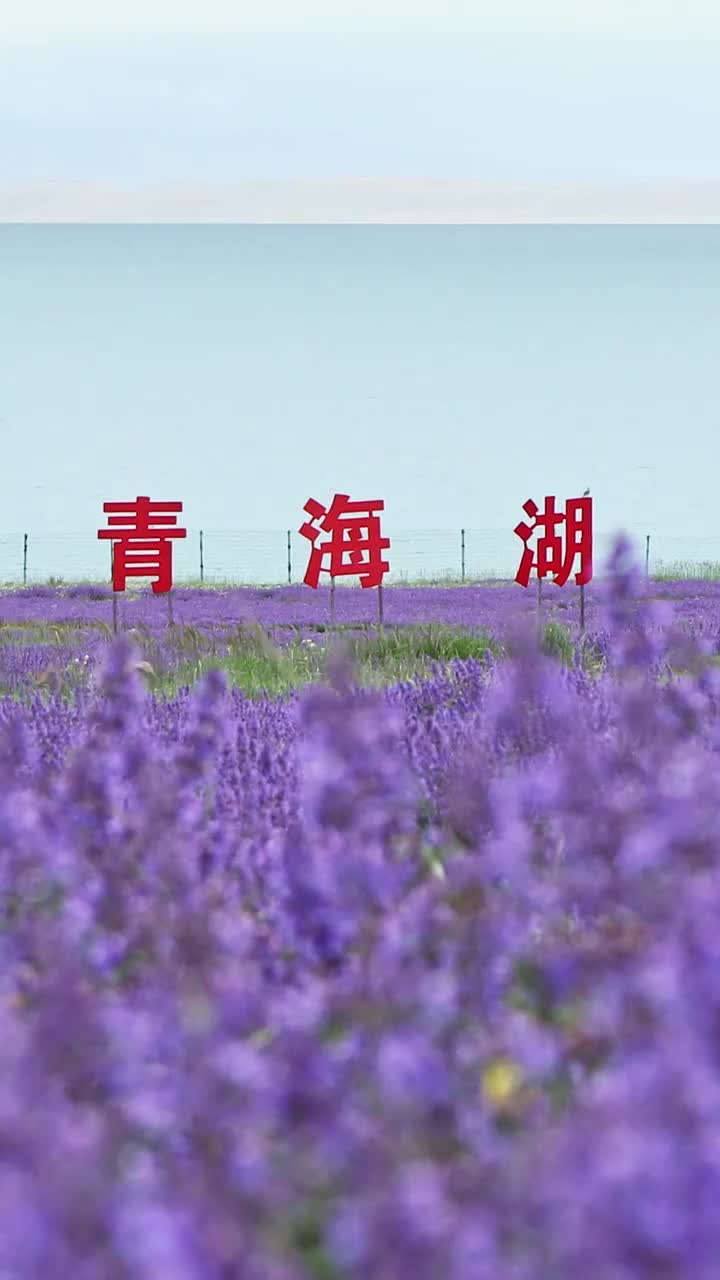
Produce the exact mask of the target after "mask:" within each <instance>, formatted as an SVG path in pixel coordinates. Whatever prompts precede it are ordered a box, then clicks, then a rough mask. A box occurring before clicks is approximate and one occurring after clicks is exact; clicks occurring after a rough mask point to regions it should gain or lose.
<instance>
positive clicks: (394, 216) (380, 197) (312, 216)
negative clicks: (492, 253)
mask: <svg viewBox="0 0 720 1280" xmlns="http://www.w3.org/2000/svg"><path fill="white" fill-rule="evenodd" d="M28 222H29V223H67V222H70V223H73V222H77V223H87V222H109V223H125V222H127V223H137V222H158V223H164V222H169V223H178V222H200V223H205V222H210V223H240V224H263V223H264V224H267V223H271V224H278V223H285V224H294V223H298V224H303V223H315V224H336V223H337V224H343V223H365V224H368V223H370V224H373V223H375V224H395V223H402V224H409V223H417V224H439V225H442V224H447V225H453V224H463V223H464V224H508V225H513V224H515V225H519V224H533V223H534V224H558V225H567V224H573V223H577V224H623V223H645V224H669V225H674V224H687V225H715V224H720V178H717V179H716V178H712V179H705V180H703V179H700V180H697V181H691V182H688V181H683V182H672V181H667V180H666V181H658V180H645V181H637V182H626V183H608V182H606V183H599V182H594V183H570V182H555V183H540V182H513V183H510V182H506V183H501V182H486V181H482V180H480V179H442V178H422V177H421V178H378V177H359V176H358V177H352V178H307V179H304V178H278V179H268V180H266V179H246V180H239V181H235V182H224V183H220V182H193V181H177V182H172V183H162V184H160V183H157V184H149V183H139V182H137V183H130V182H89V181H85V180H84V179H76V180H43V179H38V180H36V181H26V182H16V183H7V182H6V183H2V184H0V223H2V224H9V223H28Z"/></svg>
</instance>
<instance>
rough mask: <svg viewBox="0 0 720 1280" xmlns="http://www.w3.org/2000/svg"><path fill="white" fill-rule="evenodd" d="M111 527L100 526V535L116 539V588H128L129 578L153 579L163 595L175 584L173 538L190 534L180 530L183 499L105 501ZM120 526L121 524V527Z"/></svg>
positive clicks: (114, 587)
mask: <svg viewBox="0 0 720 1280" xmlns="http://www.w3.org/2000/svg"><path fill="white" fill-rule="evenodd" d="M103 511H105V512H107V513H108V515H109V519H108V524H109V525H112V526H114V527H113V528H110V529H99V530H98V538H106V539H111V540H112V542H113V544H114V545H113V560H112V564H113V591H124V590H125V584H126V580H127V579H128V578H153V579H154V581H153V583H152V589H153V591H154V592H155V594H156V595H162V594H163V593H164V592H166V591H169V590H170V589H171V587H172V542H171V541H170V539H171V538H185V537H187V529H177V528H175V527H174V526H175V525H177V515H173V514H171V513H172V512H178V511H182V502H151V501H150V499H149V498H136V499H135V501H134V502H104V503H103ZM110 513H112V514H110ZM118 526H120V527H118Z"/></svg>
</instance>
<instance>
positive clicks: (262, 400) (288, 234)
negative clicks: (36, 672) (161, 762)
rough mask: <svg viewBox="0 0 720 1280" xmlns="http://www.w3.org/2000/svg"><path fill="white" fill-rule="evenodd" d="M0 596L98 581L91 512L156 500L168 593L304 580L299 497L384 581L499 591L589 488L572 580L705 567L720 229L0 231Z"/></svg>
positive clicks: (710, 522)
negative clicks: (588, 527)
mask: <svg viewBox="0 0 720 1280" xmlns="http://www.w3.org/2000/svg"><path fill="white" fill-rule="evenodd" d="M0 300H1V304H2V305H1V306H0V433H2V444H3V450H2V471H1V472H0V580H2V579H5V580H7V579H10V578H14V579H17V578H18V577H20V576H21V575H22V563H23V535H24V534H25V533H27V534H28V576H29V577H30V578H43V577H46V576H48V575H49V574H56V575H62V576H64V577H66V578H69V577H84V576H103V575H106V570H107V545H106V544H104V543H101V542H99V541H98V539H97V536H96V535H97V530H98V529H99V528H100V527H101V526H102V525H103V524H104V522H105V518H104V516H103V512H102V503H103V501H104V500H117V501H122V500H128V499H132V498H134V497H135V496H136V495H138V494H149V495H150V496H151V497H153V498H160V499H181V500H182V501H183V503H184V514H183V519H184V523H185V525H186V527H187V529H188V531H189V536H188V538H187V540H186V541H184V542H181V543H178V546H177V551H176V566H177V575H178V577H190V576H192V577H197V576H198V575H199V531H200V530H201V529H202V530H203V535H204V572H205V576H206V578H207V579H212V578H213V577H215V578H220V577H228V578H234V579H237V580H244V581H248V582H258V581H283V580H285V579H286V577H287V559H288V557H287V530H288V529H289V530H291V531H292V536H291V562H292V563H291V574H292V576H293V578H294V579H295V580H297V579H298V578H302V575H303V573H304V569H305V563H306V559H307V551H308V544H306V543H305V542H304V541H303V540H302V539H300V538H299V537H298V536H297V534H296V530H297V529H298V527H299V525H300V523H301V522H302V520H303V518H304V517H303V512H302V507H303V504H304V503H305V501H306V500H307V498H309V497H310V496H313V497H316V498H317V499H319V500H320V501H322V502H329V501H330V499H331V497H332V495H333V493H335V492H346V493H349V494H350V495H351V497H352V498H356V499H361V500H362V499H371V498H377V497H381V498H383V499H384V500H385V504H386V514H385V523H386V529H387V532H388V533H389V534H390V536H391V538H392V550H391V562H392V566H393V571H394V572H395V573H397V574H399V575H402V574H409V575H412V576H416V575H420V574H423V573H424V574H426V575H429V576H431V575H433V574H441V573H446V572H448V571H452V572H454V573H456V574H459V573H460V568H461V529H463V528H465V530H466V535H465V563H466V572H467V573H468V574H474V573H480V572H482V573H497V574H508V573H509V574H511V575H512V574H514V572H515V569H516V567H517V561H518V554H519V542H518V539H517V538H516V537H515V536H514V535H513V533H512V530H513V528H514V526H515V524H516V523H517V522H518V520H519V519H521V518H522V512H521V506H522V503H523V502H524V501H525V500H526V498H528V497H531V496H532V497H534V498H536V500H538V501H541V500H542V498H543V497H544V496H545V494H556V495H557V496H558V498H559V499H561V500H563V499H565V498H568V497H576V496H578V495H579V494H580V493H582V491H583V490H584V489H585V488H586V487H587V486H590V487H591V490H592V494H593V497H594V501H595V521H596V530H597V548H596V562H600V561H601V560H602V556H603V554H604V552H605V548H606V546H607V545H608V539H609V538H610V536H611V535H612V534H613V533H614V532H615V531H616V530H617V529H619V528H625V529H626V530H628V531H629V532H631V533H632V534H633V536H635V537H636V538H637V541H638V547H639V549H640V550H641V551H642V552H644V546H645V542H644V539H645V535H646V534H650V535H651V559H652V561H653V563H657V562H658V561H660V560H664V561H668V560H699V559H713V560H720V533H718V532H717V531H716V530H715V527H714V520H715V513H716V509H717V501H716V484H717V479H716V465H715V463H716V457H717V439H718V407H717V406H718V392H719V391H720V387H719V382H720V372H719V370H720V363H719V362H718V358H717V351H718V339H719V337H720V227H713V226H696V227H693V226H666V227H658V226H653V227H643V226H627V227H623V226H615V227H613V226H593V227H587V226H585V227H579V226H576V227H573V226H557V227H552V226H535V227H528V226H514V227H511V226H506V227H501V226H452V227H451V226H434V227H433V226H430V227H429V226H392V227H391V226H388V227H384V226H61V225H58V226H8V225H5V226H0Z"/></svg>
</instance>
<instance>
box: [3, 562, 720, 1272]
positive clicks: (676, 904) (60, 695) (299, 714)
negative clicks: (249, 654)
mask: <svg viewBox="0 0 720 1280" xmlns="http://www.w3.org/2000/svg"><path fill="white" fill-rule="evenodd" d="M610 568H611V572H610V573H609V574H608V576H607V578H606V580H605V581H604V582H602V583H598V584H596V585H594V586H593V588H592V590H590V591H588V597H587V603H588V613H587V619H588V635H587V637H586V638H585V640H584V641H583V640H581V638H580V637H579V635H578V634H577V616H576V614H577V603H576V600H575V595H574V594H573V595H572V596H571V595H570V593H569V592H568V593H567V594H565V595H562V594H561V593H560V592H559V591H558V592H556V593H553V591H552V589H547V591H546V592H545V597H546V599H545V604H546V620H547V621H554V622H567V624H568V635H569V640H568V647H567V648H566V650H565V651H564V653H565V660H563V661H561V660H560V659H559V658H558V657H552V656H547V655H546V654H545V653H543V652H542V651H541V650H540V649H539V647H538V645H537V637H536V631H535V595H534V592H523V591H522V590H521V589H520V588H515V587H509V586H497V587H484V588H480V587H477V588H475V587H466V588H456V589H448V590H443V589H434V588H433V589H431V588H427V589H423V590H421V591H419V590H417V589H412V588H394V589H392V590H391V589H388V590H387V592H386V623H387V624H388V626H389V627H396V628H398V629H402V628H403V627H407V628H409V627H412V626H413V625H415V626H417V624H421V623H422V624H424V625H427V624H430V623H432V624H437V625H440V624H443V625H444V626H451V627H452V626H455V627H465V628H476V629H478V630H482V631H483V632H484V633H487V634H489V635H490V636H492V637H493V638H494V639H495V640H497V645H498V647H497V649H496V650H493V652H489V653H488V654H487V655H486V656H485V657H484V658H483V659H482V660H477V659H473V658H468V659H454V660H452V661H450V662H446V663H438V664H435V666H434V667H433V668H432V670H430V671H429V673H426V675H425V677H424V678H422V679H420V678H408V679H404V680H401V681H399V682H395V683H388V684H386V685H385V686H384V687H382V688H377V689H371V688H366V687H361V686H359V685H358V684H357V683H356V682H355V680H354V678H353V672H352V670H351V669H350V668H349V667H348V666H347V664H346V663H345V662H344V661H343V660H342V658H341V656H339V655H335V657H334V658H333V659H332V660H331V661H330V664H329V670H330V675H331V679H330V681H329V682H317V681H315V682H312V683H310V684H309V685H308V687H307V688H304V689H299V690H291V691H290V692H288V693H287V695H285V696H282V697H276V696H270V695H268V694H265V695H263V694H262V693H261V694H260V696H252V697H251V696H248V694H247V693H246V692H244V691H243V689H242V688H240V687H237V685H233V684H232V683H230V682H229V681H228V679H227V677H226V676H225V675H224V674H223V673H222V672H219V671H211V672H209V673H208V674H206V675H205V676H204V677H203V679H202V680H201V681H200V682H199V683H198V684H197V685H196V686H194V687H185V686H184V685H183V686H181V687H179V688H178V690H177V691H176V692H174V693H172V694H171V695H169V696H159V695H158V694H156V693H154V692H153V691H152V689H151V688H149V687H148V685H147V682H146V681H145V682H144V678H143V675H142V673H141V671H140V672H139V671H138V670H137V669H136V663H137V658H138V649H137V648H136V647H134V642H137V638H138V635H139V634H140V633H142V632H143V630H146V631H148V632H151V633H152V634H153V635H154V636H155V639H156V642H157V647H158V652H160V648H161V646H162V644H164V643H165V641H164V640H163V639H162V637H160V636H159V632H160V630H161V629H162V628H164V627H165V625H166V614H165V610H164V607H163V604H162V602H160V601H158V600H156V599H151V598H148V597H147V596H144V595H143V596H141V597H140V598H138V600H137V601H130V600H127V601H123V610H122V612H123V623H124V626H125V627H126V628H129V627H132V628H135V632H134V633H133V634H131V636H129V637H128V636H127V635H122V636H120V637H119V638H118V639H117V640H115V641H113V639H112V637H111V636H109V635H108V626H107V624H108V623H109V622H110V616H109V610H110V603H109V601H108V600H94V599H91V598H89V597H88V595H87V594H85V595H83V594H82V593H81V589H80V588H77V589H74V590H73V591H72V592H69V593H67V594H65V593H58V592H52V593H51V594H50V595H47V594H46V595H43V594H42V593H38V592H37V591H36V592H32V591H31V590H27V591H25V592H23V593H14V594H5V595H3V596H0V624H4V625H0V631H1V632H2V643H1V644H0V688H2V689H4V690H5V692H4V693H2V694H0V852H1V858H0V952H1V955H0V988H1V990H0V1154H1V1156H2V1158H1V1159H0V1277H2V1280H36V1278H38V1280H39V1278H40V1277H56V1276H57V1277H61V1276H66V1275H67V1276H68V1277H72V1278H73V1280H405V1277H407V1276H412V1277H413V1280H439V1278H444V1280H576V1277H578V1276H582V1275H583V1274H585V1275H587V1276H588V1277H592V1280H636V1278H638V1277H639V1278H643V1280H644V1278H645V1277H647V1280H651V1278H652V1280H655V1278H658V1280H714V1278H715V1277H716V1275H717V1274H718V1267H719V1261H718V1260H719V1259H720V1214H719V1213H718V1210H717V1205H718V1203H720V1155H719V1152H720V1145H719V1142H718V1137H719V1135H720V929H719V928H718V919H720V766H719V761H720V667H718V666H716V655H717V654H718V652H719V651H720V644H719V643H718V635H719V634H720V585H718V584H714V583H712V584H711V583H707V584H704V583H699V582H692V583H662V584H659V583H645V582H643V581H642V579H640V578H639V577H638V576H636V574H635V572H634V569H633V566H632V565H630V564H629V563H627V559H626V552H625V550H624V548H623V547H622V546H618V549H617V552H616V555H615V557H614V560H613V562H612V564H611V566H610ZM553 595H555V598H553ZM369 596H370V597H371V601H370V603H369V602H368V597H369ZM318 597H319V598H318ZM373 600H374V595H373V593H370V592H365V593H361V592H352V591H350V590H348V591H344V590H343V591H341V590H338V592H337V620H338V622H341V623H347V624H349V623H352V622H358V623H362V622H364V621H370V620H374V619H373V618H372V610H373V608H374V604H373V603H372V601H373ZM563 604H567V605H568V607H567V608H566V609H564V610H563V608H562V605H563ZM327 605H328V599H327V595H326V596H325V597H323V596H322V595H321V593H318V594H317V595H315V594H314V593H311V592H309V591H305V590H303V589H301V588H294V587H293V588H282V589H278V590H277V591H275V592H273V593H271V594H268V593H262V592H254V591H232V592H227V593H217V592H210V591H208V592H202V593H201V592H183V591H181V590H178V591H177V592H176V602H175V620H176V623H178V625H179V627H181V628H185V629H193V630H194V631H197V632H198V633H202V634H205V635H207V634H211V633H213V632H214V631H215V630H216V629H221V628H222V627H223V626H225V627H228V626H230V627H234V628H237V626H238V625H239V624H245V625H247V624H251V623H252V624H257V625H258V626H259V627H261V628H263V629H264V630H265V631H266V632H267V633H269V634H270V635H271V636H272V637H274V638H277V637H278V636H279V634H280V632H282V631H283V630H284V629H285V628H286V627H287V626H294V627H297V628H298V629H299V630H300V632H301V633H302V634H303V635H305V634H310V633H311V632H312V629H313V627H317V626H318V625H319V624H322V623H323V622H324V621H326V619H325V618H324V616H323V608H324V607H327ZM363 611H364V612H363ZM564 615H566V616H564ZM158 619H159V621H158ZM70 624H72V626H71V625H70ZM98 624H103V625H98ZM53 628H55V631H54V632H53ZM38 630H39V631H41V632H42V638H41V639H40V640H38V636H37V632H38ZM156 632H157V633H158V634H157V635H155V633H156ZM321 634H322V633H321ZM51 651H52V654H54V655H55V658H56V659H57V662H56V669H57V670H58V671H60V670H62V671H63V672H64V673H65V675H64V676H63V680H64V683H63V685H62V688H60V687H56V686H54V685H53V684H52V683H50V684H48V683H47V682H46V683H45V684H42V683H40V682H39V680H40V677H41V676H42V675H43V673H45V672H46V671H47V666H48V661H49V658H50V656H51ZM589 652H591V653H592V658H593V660H592V662H588V661H587V660H586V659H587V654H588V653H589ZM86 656H87V659H88V660H87V663H86V662H85V658H86ZM75 669H76V670H77V678H76V679H75V678H74V679H73V680H69V677H68V676H67V672H68V671H71V672H72V671H73V670H75ZM88 672H91V673H92V678H87V673H88ZM716 1128H717V1130H718V1132H717V1133H716Z"/></svg>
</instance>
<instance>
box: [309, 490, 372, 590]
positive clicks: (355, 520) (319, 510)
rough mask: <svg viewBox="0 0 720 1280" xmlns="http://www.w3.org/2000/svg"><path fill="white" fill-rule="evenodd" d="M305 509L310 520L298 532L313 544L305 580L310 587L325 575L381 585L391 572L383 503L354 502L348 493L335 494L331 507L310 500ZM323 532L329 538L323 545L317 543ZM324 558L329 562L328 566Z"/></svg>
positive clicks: (363, 583)
mask: <svg viewBox="0 0 720 1280" xmlns="http://www.w3.org/2000/svg"><path fill="white" fill-rule="evenodd" d="M303 510H304V511H306V512H307V514H308V515H309V516H310V519H309V520H308V521H306V522H305V524H304V525H302V526H301V528H300V530H299V532H300V533H301V534H302V536H303V537H304V538H308V539H309V540H310V542H312V544H313V547H312V551H311V552H310V560H309V563H308V567H307V572H306V574H305V579H304V581H305V583H306V585H307V586H308V587H317V585H318V582H319V579H320V574H321V573H322V572H326V573H329V575H330V577H331V578H339V577H342V576H353V577H354V576H358V577H359V578H360V584H361V586H363V587H379V586H382V580H383V575H384V574H386V573H389V571H390V564H389V562H388V561H387V560H384V559H383V552H384V551H387V550H388V549H389V547H390V539H389V538H383V536H382V533H381V529H380V517H379V515H378V514H377V513H378V512H379V511H384V510H385V503H384V502H382V501H381V500H379V499H378V500H377V501H374V502H351V501H350V498H349V495H348V494H346V493H336V494H335V497H334V498H333V500H332V502H331V504H330V506H329V507H324V506H322V504H321V503H320V502H316V501H315V499H314V498H310V499H309V500H308V501H307V502H306V503H305V506H304V508H303ZM316 521H317V522H318V523H317V524H316V523H315V522H316ZM321 531H322V532H324V533H327V534H329V535H330V537H329V538H328V540H327V541H326V542H323V543H319V542H318V538H319V536H320V533H321ZM325 557H329V560H330V563H329V564H328V565H327V566H324V565H323V560H324V559H325Z"/></svg>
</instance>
